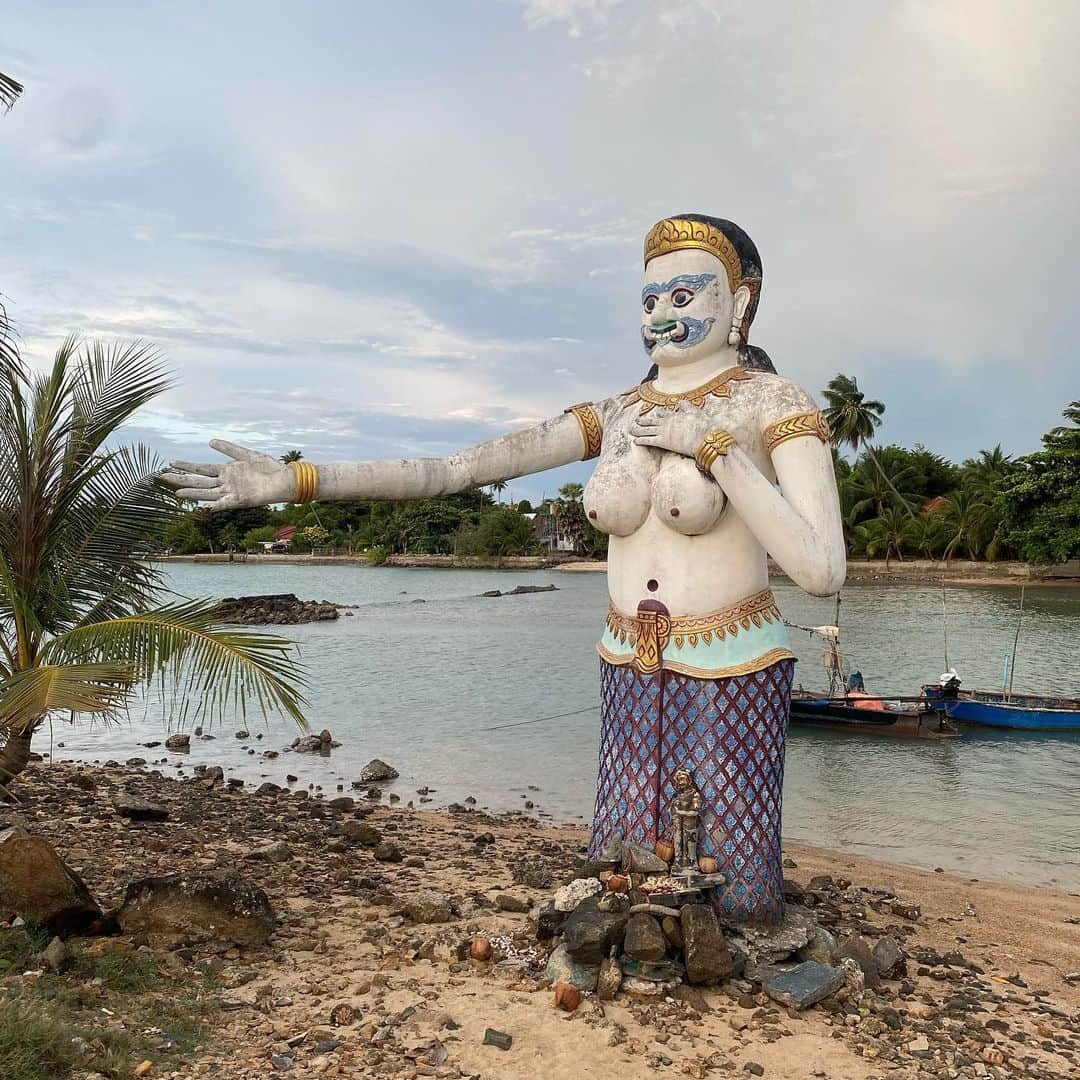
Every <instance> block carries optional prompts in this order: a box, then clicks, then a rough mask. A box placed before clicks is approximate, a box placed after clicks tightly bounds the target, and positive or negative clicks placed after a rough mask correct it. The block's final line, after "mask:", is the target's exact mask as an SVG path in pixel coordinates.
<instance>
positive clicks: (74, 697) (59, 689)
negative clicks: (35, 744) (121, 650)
mask: <svg viewBox="0 0 1080 1080" xmlns="http://www.w3.org/2000/svg"><path fill="white" fill-rule="evenodd" d="M135 681H136V679H135V671H134V668H133V667H132V665H131V664H124V663H97V664H45V665H42V666H41V667H35V668H30V669H28V670H26V671H19V672H16V673H15V674H14V675H12V676H10V677H9V678H7V679H5V680H3V682H0V730H4V731H6V732H9V733H10V732H14V733H16V734H24V733H25V732H28V731H32V730H33V729H34V727H35V726H36V725H37V724H38V723H39V722H40V721H41V720H42V719H43V718H44V717H45V716H48V715H49V714H50V713H54V712H66V713H104V714H114V713H116V712H117V711H118V710H119V709H121V708H122V707H123V705H124V704H125V702H126V701H127V700H128V697H129V695H130V692H131V688H132V686H134V685H135Z"/></svg>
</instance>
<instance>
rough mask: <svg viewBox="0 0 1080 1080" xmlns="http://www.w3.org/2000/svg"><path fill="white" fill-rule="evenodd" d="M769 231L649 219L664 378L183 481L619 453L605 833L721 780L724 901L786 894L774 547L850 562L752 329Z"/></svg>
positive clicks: (195, 470) (790, 408)
mask: <svg viewBox="0 0 1080 1080" xmlns="http://www.w3.org/2000/svg"><path fill="white" fill-rule="evenodd" d="M760 291H761V262H760V258H759V256H758V252H757V248H756V247H755V246H754V244H753V242H752V241H751V239H750V237H749V236H747V234H746V233H745V232H743V230H742V229H740V228H739V227H738V226H737V225H735V224H733V223H732V222H730V221H724V220H723V219H720V218H712V217H705V216H703V215H700V214H682V215H679V216H677V217H672V218H665V219H664V220H663V221H660V222H658V223H657V224H656V225H655V226H654V227H653V228H652V229H651V230H650V231H649V234H648V236H647V237H646V238H645V285H644V288H643V289H642V293H641V337H642V341H643V343H644V346H645V351H646V352H647V354H648V356H649V359H650V361H651V362H652V367H651V369H650V371H649V374H648V375H647V376H646V379H645V381H643V382H642V383H640V384H639V385H637V386H635V387H633V388H632V389H630V390H628V391H626V392H625V393H621V394H617V395H615V396H614V397H610V398H605V399H604V400H602V401H592V402H587V403H583V404H580V405H574V406H573V407H571V408H569V409H567V410H566V412H565V413H563V414H562V415H560V416H557V417H555V418H553V419H551V420H547V421H545V422H544V423H542V424H539V425H537V426H535V427H532V428H528V429H526V430H524V431H517V432H514V433H512V434H510V435H504V436H502V437H500V438H498V439H493V440H492V441H491V442H487V443H483V444H482V445H480V446H474V447H472V448H471V449H469V450H464V451H462V452H461V453H458V454H453V455H451V456H450V457H446V458H417V459H410V460H401V461H365V462H356V463H350V464H339V465H319V466H315V465H313V464H311V463H308V462H294V463H292V464H291V465H289V466H283V465H281V463H280V462H278V461H277V460H276V459H274V458H271V457H269V456H267V455H265V454H261V453H258V452H256V451H254V450H248V449H245V448H243V447H239V446H234V445H232V444H231V443H226V442H222V441H218V440H215V441H214V442H213V443H212V444H211V445H212V446H213V447H214V448H215V449H217V450H220V451H222V452H223V453H224V454H226V455H227V456H228V457H229V458H231V459H232V460H231V461H229V462H226V463H224V464H213V465H197V464H189V463H185V462H177V463H175V464H174V465H173V471H172V472H170V473H168V474H167V476H166V478H167V479H168V480H169V482H170V483H172V484H173V485H175V486H176V487H177V488H178V489H179V493H180V495H182V496H184V497H187V498H190V499H197V500H199V501H202V502H207V503H211V504H213V505H214V506H216V507H219V508H222V509H231V508H234V507H240V506H256V505H261V504H265V503H272V502H286V501H299V502H304V501H309V500H311V499H315V498H320V499H419V498H426V497H429V496H432V495H441V494H446V493H449V492H454V491H461V490H463V489H465V488H471V487H477V486H483V485H485V484H490V483H492V482H494V481H496V480H507V479H510V478H512V477H516V476H523V475H525V474H528V473H536V472H541V471H543V470H545V469H552V468H555V467H556V466H559V465H565V464H567V463H569V462H571V461H575V460H577V459H579V458H585V459H588V458H597V459H598V461H597V465H596V469H595V472H594V473H593V476H592V479H591V480H590V481H589V484H588V486H587V487H586V488H585V496H584V502H585V510H586V513H587V514H588V516H589V519H590V520H591V521H592V523H593V524H594V525H595V526H596V527H597V528H598V529H600V530H602V531H604V532H606V533H608V534H610V537H611V540H610V546H609V549H608V589H609V593H610V597H611V606H610V609H609V611H608V616H607V622H606V625H605V627H604V630H603V635H602V637H601V639H600V643H599V645H598V650H599V653H600V692H601V703H602V719H601V728H600V772H599V779H598V783H597V795H596V812H595V817H594V820H593V831H592V842H591V846H590V850H591V852H592V853H593V854H598V853H599V852H600V851H601V850H603V848H604V847H605V846H606V844H607V843H608V841H609V840H611V839H613V838H614V837H615V836H616V835H620V836H622V837H623V838H624V839H626V840H628V841H632V842H636V843H639V844H644V845H648V846H651V845H653V844H654V843H655V842H656V841H657V840H658V839H661V838H663V837H665V836H669V835H670V834H671V829H672V822H671V820H670V805H671V802H672V798H673V796H674V795H675V793H676V786H675V775H676V773H677V772H678V771H679V770H681V769H686V770H688V771H689V772H690V773H691V775H692V778H693V782H694V785H695V786H696V787H697V789H698V791H699V792H700V795H701V812H700V822H699V831H698V846H697V852H698V855H699V856H700V855H711V856H713V857H715V858H716V859H717V861H718V863H719V865H720V867H721V869H722V870H724V871H725V872H726V873H727V876H728V884H727V885H726V886H723V887H721V888H718V889H716V890H715V895H714V904H715V906H716V907H717V909H718V911H720V912H721V913H722V914H724V915H726V916H727V917H729V918H732V919H736V920H761V921H769V920H773V919H775V918H777V917H778V916H779V914H780V912H781V910H782V907H783V877H782V871H781V856H780V803H781V788H782V782H783V767H784V744H785V736H786V729H787V719H788V710H789V704H790V696H791V682H792V673H793V667H794V662H795V661H794V655H793V654H792V652H791V651H790V649H789V647H788V640H787V632H786V629H785V627H784V624H783V621H782V619H781V617H780V612H779V611H778V610H777V607H776V604H775V601H774V600H773V596H772V593H771V592H770V591H769V578H768V568H767V563H766V552H768V553H769V554H770V555H771V556H772V558H773V559H775V560H776V562H777V563H778V564H779V565H780V567H781V568H782V569H783V570H784V571H785V572H786V573H787V574H788V575H789V576H790V577H791V578H792V580H794V581H795V582H796V583H798V584H799V585H800V586H802V588H804V589H805V590H807V592H810V593H813V594H814V595H816V596H826V595H828V594H830V593H834V592H836V590H837V589H839V587H840V586H841V584H842V583H843V580H844V573H845V558H844V540H843V533H842V529H841V521H840V508H839V501H838V499H837V494H836V484H835V479H834V475H833V466H832V459H831V455H830V450H829V445H828V430H827V427H826V425H825V422H824V418H823V417H822V415H821V413H820V412H818V411H817V409H816V408H815V405H814V402H813V400H812V399H811V397H810V396H809V394H807V393H806V392H805V391H804V390H802V389H800V388H799V387H798V386H796V385H795V384H794V383H792V382H790V381H789V380H788V379H785V378H782V377H781V376H779V375H777V374H776V373H775V372H774V370H773V367H772V364H771V363H770V361H769V358H768V357H767V356H766V354H765V353H764V352H762V350H761V349H758V348H756V347H755V346H751V345H749V344H748V341H747V337H748V333H749V329H750V325H751V323H752V322H753V319H754V313H755V311H756V309H757V304H758V299H759V296H760Z"/></svg>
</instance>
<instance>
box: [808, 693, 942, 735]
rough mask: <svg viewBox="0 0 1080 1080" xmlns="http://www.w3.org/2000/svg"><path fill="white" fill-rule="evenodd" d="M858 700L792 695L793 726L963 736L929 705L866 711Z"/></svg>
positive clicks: (867, 732) (875, 732)
mask: <svg viewBox="0 0 1080 1080" xmlns="http://www.w3.org/2000/svg"><path fill="white" fill-rule="evenodd" d="M855 700H856V699H854V698H848V697H829V696H827V695H824V696H823V695H820V694H813V693H810V692H809V691H807V690H796V691H794V692H793V693H792V695H791V722H792V723H793V724H805V725H808V726H813V727H820V728H828V729H830V730H833V731H852V732H855V733H857V734H860V735H879V736H883V737H885V738H893V739H956V738H959V736H960V732H959V731H957V730H956V728H954V727H953V726H952V725H951V724H949V723H948V721H946V720H945V718H944V716H943V714H942V713H941V712H940V711H937V710H935V709H933V708H930V707H929V706H927V705H923V707H922V708H916V709H905V708H897V707H888V706H887V707H886V708H884V709H866V708H859V707H858V706H856V705H855V704H854V703H853V702H854V701H855ZM862 700H866V699H865V698H863V699H862ZM881 700H890V701H891V700H893V699H891V698H890V699H881Z"/></svg>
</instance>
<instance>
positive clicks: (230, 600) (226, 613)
mask: <svg viewBox="0 0 1080 1080" xmlns="http://www.w3.org/2000/svg"><path fill="white" fill-rule="evenodd" d="M339 608H340V605H338V604H332V603H331V602H330V601H329V600H301V599H299V598H298V597H297V596H296V595H295V594H293V593H269V594H267V595H265V596H230V597H226V598H225V599H224V600H222V601H221V603H220V604H219V605H218V609H217V614H216V617H217V618H218V619H220V620H221V622H223V623H236V624H244V625H248V626H295V625H299V624H300V623H312V622H330V621H333V620H334V619H336V618H338V617H339V615H340V610H339Z"/></svg>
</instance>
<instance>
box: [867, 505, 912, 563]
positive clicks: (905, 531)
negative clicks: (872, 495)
mask: <svg viewBox="0 0 1080 1080" xmlns="http://www.w3.org/2000/svg"><path fill="white" fill-rule="evenodd" d="M911 529H912V523H911V521H909V520H908V519H907V518H906V517H904V515H903V514H901V513H900V510H899V509H898V508H897V507H895V506H890V507H888V508H887V509H885V510H883V511H882V512H881V514H880V515H879V516H878V517H876V518H871V519H870V521H868V522H867V523H866V524H865V525H861V526H859V528H858V530H857V531H858V533H859V535H860V536H861V538H862V539H863V542H864V543H865V545H866V554H867V555H869V556H870V557H871V558H873V557H874V556H875V555H880V554H881V553H882V552H884V554H885V569H886V570H888V569H889V564H890V561H891V559H892V557H893V556H894V555H895V556H896V557H897V558H898V559H899V560H900V561H901V562H903V561H904V548H905V547H907V546H908V544H909V543H910V541H911Z"/></svg>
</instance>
